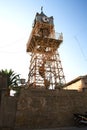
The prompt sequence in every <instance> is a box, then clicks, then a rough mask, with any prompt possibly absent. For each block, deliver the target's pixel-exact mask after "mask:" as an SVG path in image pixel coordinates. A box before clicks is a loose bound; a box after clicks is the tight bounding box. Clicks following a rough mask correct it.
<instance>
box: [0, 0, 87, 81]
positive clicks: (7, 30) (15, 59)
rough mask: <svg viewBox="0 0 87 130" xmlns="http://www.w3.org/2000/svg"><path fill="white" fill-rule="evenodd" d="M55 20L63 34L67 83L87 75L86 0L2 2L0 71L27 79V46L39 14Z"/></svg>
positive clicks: (0, 6)
mask: <svg viewBox="0 0 87 130" xmlns="http://www.w3.org/2000/svg"><path fill="white" fill-rule="evenodd" d="M41 6H43V11H44V13H45V14H46V15H47V16H48V17H50V16H53V17H54V24H55V31H56V32H59V33H60V32H62V33H63V36H64V41H63V44H62V45H61V46H60V48H59V53H60V57H61V62H62V66H63V71H64V74H65V77H66V81H67V82H68V81H70V80H72V79H74V78H76V77H78V76H80V75H86V74H87V53H86V51H87V0H0V70H1V69H5V68H6V69H10V68H12V69H13V70H14V71H15V72H16V73H18V74H21V77H22V78H26V79H27V78H28V73H29V60H30V57H29V54H27V53H26V43H27V41H28V38H29V34H30V32H31V29H32V24H33V20H34V17H35V14H36V12H40V11H41Z"/></svg>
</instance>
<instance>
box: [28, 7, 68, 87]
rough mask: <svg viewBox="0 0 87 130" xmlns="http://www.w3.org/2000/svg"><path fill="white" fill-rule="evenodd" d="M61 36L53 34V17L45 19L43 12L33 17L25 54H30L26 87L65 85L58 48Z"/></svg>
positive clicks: (61, 39) (61, 40)
mask: <svg viewBox="0 0 87 130" xmlns="http://www.w3.org/2000/svg"><path fill="white" fill-rule="evenodd" d="M62 42H63V34H62V33H60V34H59V33H57V35H56V33H55V30H54V23H53V17H52V16H51V17H47V16H46V15H45V14H44V13H43V10H42V9H41V13H40V14H39V13H37V14H36V16H35V20H34V24H33V28H32V32H31V35H30V37H29V40H28V43H27V52H29V53H30V54H31V61H30V68H29V75H28V85H29V87H36V88H52V89H54V88H56V87H58V86H60V85H63V84H65V76H64V73H63V68H62V65H61V60H60V56H59V53H58V48H59V46H60V44H61V43H62Z"/></svg>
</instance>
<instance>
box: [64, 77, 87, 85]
mask: <svg viewBox="0 0 87 130" xmlns="http://www.w3.org/2000/svg"><path fill="white" fill-rule="evenodd" d="M84 78H87V75H84V76H79V77H77V78H75V79H73V80H71V81H70V82H68V83H66V84H65V87H66V86H68V85H71V84H73V83H75V82H77V81H79V80H81V79H84Z"/></svg>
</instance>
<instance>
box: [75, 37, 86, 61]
mask: <svg viewBox="0 0 87 130" xmlns="http://www.w3.org/2000/svg"><path fill="white" fill-rule="evenodd" d="M74 38H75V40H76V42H77V43H78V45H79V48H80V51H81V54H82V56H83V57H84V60H86V61H87V57H86V55H85V54H84V51H83V49H82V47H81V44H80V41H79V40H78V38H77V36H74Z"/></svg>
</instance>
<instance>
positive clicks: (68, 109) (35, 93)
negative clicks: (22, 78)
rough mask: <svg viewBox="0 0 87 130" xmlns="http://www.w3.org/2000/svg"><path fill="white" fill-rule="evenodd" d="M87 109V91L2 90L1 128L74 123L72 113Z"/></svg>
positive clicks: (56, 125)
mask: <svg viewBox="0 0 87 130" xmlns="http://www.w3.org/2000/svg"><path fill="white" fill-rule="evenodd" d="M85 111H87V92H86V91H83V92H77V91H67V90H60V91H59V90H47V89H31V88H28V89H25V88H22V89H21V92H20V95H19V97H18V96H16V97H10V96H6V95H5V92H3V93H2V97H1V107H0V127H3V128H13V127H15V128H20V129H21V128H30V129H31V128H37V129H38V128H52V127H55V128H56V127H63V126H73V125H74V120H73V113H76V112H80V113H84V112H85Z"/></svg>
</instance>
